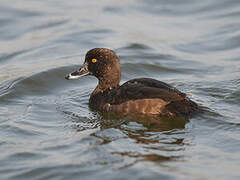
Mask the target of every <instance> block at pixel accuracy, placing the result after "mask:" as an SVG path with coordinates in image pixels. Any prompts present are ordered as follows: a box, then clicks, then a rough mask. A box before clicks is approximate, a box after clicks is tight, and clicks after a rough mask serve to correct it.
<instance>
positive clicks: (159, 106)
mask: <svg viewBox="0 0 240 180" xmlns="http://www.w3.org/2000/svg"><path fill="white" fill-rule="evenodd" d="M85 75H94V76H95V77H97V78H98V80H99V83H98V85H97V87H96V88H95V90H94V91H93V93H92V94H91V97H90V100H89V105H90V107H91V108H92V109H94V110H97V111H101V112H113V113H116V114H155V115H156V114H160V115H167V116H176V115H184V116H187V115H190V114H192V113H193V112H196V111H197V110H198V105H197V104H196V103H195V102H193V101H191V100H190V99H189V98H188V97H187V96H186V94H185V93H182V92H180V91H179V90H177V89H176V88H174V87H172V86H171V85H169V84H166V83H164V82H161V81H158V80H155V79H150V78H138V79H132V80H130V81H127V82H126V83H124V84H123V85H121V86H120V85H119V83H120V80H121V68H120V63H119V58H118V56H117V55H116V53H115V52H114V51H112V50H109V49H105V48H95V49H92V50H90V51H88V53H87V54H86V58H85V62H84V65H83V67H81V68H80V69H79V70H78V71H76V72H73V73H71V74H69V75H67V76H66V79H76V78H78V77H82V76H85Z"/></svg>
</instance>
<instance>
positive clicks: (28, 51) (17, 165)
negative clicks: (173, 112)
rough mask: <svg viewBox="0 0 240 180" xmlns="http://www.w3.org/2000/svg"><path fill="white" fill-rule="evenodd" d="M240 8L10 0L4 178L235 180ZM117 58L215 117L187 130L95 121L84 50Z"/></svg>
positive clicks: (4, 15) (168, 122)
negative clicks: (80, 73)
mask: <svg viewBox="0 0 240 180" xmlns="http://www.w3.org/2000/svg"><path fill="white" fill-rule="evenodd" d="M239 20H240V1H239V0H211V1H209V0H202V1H193V0H191V1H190V0H182V1H178V0H168V1H167V0H160V1H159V0H149V1H144V0H130V1H126V0H123V1H110V0H106V1H94V0H92V1H83V0H82V1H74V0H68V1H63V0H58V1H56V0H51V1H50V0H43V1H34V0H12V1H9V0H2V1H1V3H0V152H1V153H0V176H1V177H0V179H1V180H5V179H17V180H21V179H23V180H26V179H31V180H41V179H63V180H66V179H239V178H240V172H239V167H240V112H239V110H240V108H239V106H240V98H239V97H240V73H239V72H240V21H239ZM94 47H107V48H111V49H113V50H115V51H116V52H117V54H118V55H119V56H120V59H121V67H122V71H123V78H122V82H125V81H127V80H129V79H131V78H135V77H152V78H155V79H158V80H161V81H165V82H167V83H170V84H172V85H174V86H176V87H177V88H178V89H180V90H182V91H184V92H186V93H189V94H192V96H191V99H193V100H194V101H196V102H197V103H198V104H200V105H202V106H204V107H206V108H208V109H209V111H208V112H207V113H205V114H200V115H198V116H196V117H194V118H191V119H183V118H174V119H168V118H159V117H138V116H137V117H136V116H134V117H132V116H128V117H124V118H119V117H107V115H106V117H105V116H102V115H100V114H98V113H96V112H92V111H91V110H90V109H89V107H88V98H89V95H90V93H91V92H92V91H93V89H94V88H95V86H96V84H97V80H96V79H95V78H94V77H85V78H82V79H79V80H76V81H66V80H65V79H64V76H65V74H67V73H69V72H71V71H73V70H75V69H76V68H77V67H78V66H79V65H80V64H82V63H83V61H84V55H85V53H86V52H87V50H89V49H91V48H94Z"/></svg>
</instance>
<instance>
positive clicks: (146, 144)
mask: <svg viewBox="0 0 240 180" xmlns="http://www.w3.org/2000/svg"><path fill="white" fill-rule="evenodd" d="M97 119H98V121H99V122H98V123H96V120H97ZM93 121H94V123H92V122H93ZM73 122H74V123H77V125H74V126H73V127H74V128H76V130H77V131H82V130H84V129H86V127H84V126H85V125H84V124H88V126H90V125H91V124H94V125H95V126H94V128H97V127H99V128H100V130H99V131H97V132H94V133H92V134H91V136H93V137H97V138H99V139H101V142H99V141H98V142H96V143H97V144H96V145H97V146H99V145H101V146H107V148H109V149H111V150H110V151H109V150H108V153H109V159H111V156H115V155H118V156H120V157H122V158H123V159H131V161H130V162H128V161H127V163H123V164H122V165H121V166H120V167H118V168H120V169H121V168H127V167H129V166H133V165H135V164H136V163H138V162H140V161H151V162H163V161H172V160H174V161H176V160H177V159H179V158H182V153H179V152H181V151H184V149H185V147H184V145H186V144H185V143H184V137H183V136H182V135H184V134H185V133H186V132H185V130H184V128H185V125H186V123H188V122H189V120H188V119H185V118H180V117H175V118H167V117H159V116H142V115H134V116H133V115H132V116H131V115H129V116H126V117H124V118H123V117H118V116H115V115H109V114H101V116H100V117H99V118H96V119H95V120H90V119H89V120H88V122H85V123H83V121H82V118H81V119H79V120H76V116H75V117H74V118H73ZM80 122H81V123H80ZM89 128H90V127H89ZM91 128H93V127H91ZM129 142H134V144H135V145H134V146H136V147H134V148H133V147H131V145H130V144H129ZM115 143H117V144H118V146H119V147H120V148H117V149H115V148H113V147H112V144H115ZM128 146H129V147H128ZM112 148H113V149H112ZM166 152H167V153H166ZM96 163H97V164H101V163H100V162H96ZM110 163H112V161H111V162H110ZM104 164H106V162H104Z"/></svg>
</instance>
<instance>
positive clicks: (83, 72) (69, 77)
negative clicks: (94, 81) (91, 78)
mask: <svg viewBox="0 0 240 180" xmlns="http://www.w3.org/2000/svg"><path fill="white" fill-rule="evenodd" d="M89 74H91V73H90V72H89V71H88V69H87V68H86V66H83V67H81V68H80V69H79V70H77V71H74V72H72V73H70V74H67V75H66V76H65V78H66V79H67V80H72V79H78V78H80V77H83V76H87V75H89Z"/></svg>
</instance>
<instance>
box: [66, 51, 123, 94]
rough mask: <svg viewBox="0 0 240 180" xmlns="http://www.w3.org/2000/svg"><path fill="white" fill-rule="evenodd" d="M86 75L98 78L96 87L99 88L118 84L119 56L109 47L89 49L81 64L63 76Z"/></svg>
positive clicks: (78, 76) (73, 77) (103, 88)
mask: <svg viewBox="0 0 240 180" xmlns="http://www.w3.org/2000/svg"><path fill="white" fill-rule="evenodd" d="M87 75H92V76H95V77H96V78H97V79H98V81H99V83H98V88H99V89H101V90H106V89H109V88H114V87H117V86H119V83H120V80H121V68H120V63H119V57H118V56H117V55H116V53H115V52H114V51H112V50H110V49H106V48H94V49H91V50H89V51H88V52H87V54H86V57H85V61H84V64H83V66H82V67H80V68H79V69H78V70H77V71H75V72H72V73H70V74H68V75H67V76H66V77H65V78H66V79H68V80H71V79H78V78H80V77H83V76H87Z"/></svg>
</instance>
